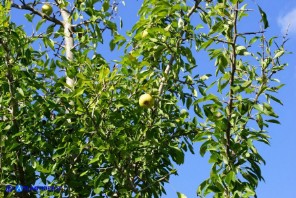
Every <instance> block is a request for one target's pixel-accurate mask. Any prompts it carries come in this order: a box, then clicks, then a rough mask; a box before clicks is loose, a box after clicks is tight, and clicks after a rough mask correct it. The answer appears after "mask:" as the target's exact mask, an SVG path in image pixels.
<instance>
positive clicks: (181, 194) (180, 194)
mask: <svg viewBox="0 0 296 198" xmlns="http://www.w3.org/2000/svg"><path fill="white" fill-rule="evenodd" d="M177 195H178V198H187V196H186V195H184V194H183V193H180V192H177Z"/></svg>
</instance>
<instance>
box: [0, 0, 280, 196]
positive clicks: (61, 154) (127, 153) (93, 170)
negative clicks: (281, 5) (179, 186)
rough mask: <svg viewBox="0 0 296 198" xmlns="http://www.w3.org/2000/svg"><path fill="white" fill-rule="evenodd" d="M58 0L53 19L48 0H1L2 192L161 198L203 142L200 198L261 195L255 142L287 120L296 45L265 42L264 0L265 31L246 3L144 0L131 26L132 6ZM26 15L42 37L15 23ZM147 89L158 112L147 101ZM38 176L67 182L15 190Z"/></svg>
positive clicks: (238, 0)
mask: <svg viewBox="0 0 296 198" xmlns="http://www.w3.org/2000/svg"><path fill="white" fill-rule="evenodd" d="M47 3H48V4H49V5H50V6H51V7H52V8H53V12H52V13H51V12H48V14H50V15H47V14H46V13H45V12H42V11H41V7H42V5H43V4H44V2H42V1H39V0H35V1H24V0H19V1H13V2H11V1H4V0H1V5H0V15H1V16H0V92H1V95H0V131H1V133H0V134H1V138H0V140H1V142H0V146H1V150H0V152H1V153H0V155H1V163H0V170H1V176H0V179H1V180H0V181H1V186H0V189H1V193H3V195H1V196H7V197H35V196H36V194H39V195H40V196H42V197H49V196H51V195H54V196H56V197H58V196H62V194H63V196H68V197H89V196H91V197H92V196H97V197H160V196H161V195H162V194H163V193H165V189H164V187H163V186H164V184H165V183H166V182H169V179H170V176H171V175H172V174H177V171H176V169H175V167H174V166H175V164H179V165H180V164H183V163H184V155H185V152H192V153H194V152H196V151H194V149H193V145H194V143H195V142H200V143H201V146H200V150H199V153H200V155H201V156H204V155H205V154H206V153H208V154H209V156H210V160H209V163H210V164H211V172H210V174H209V178H208V179H207V180H205V181H204V182H202V183H201V184H200V185H199V188H198V189H197V196H200V197H206V196H207V195H208V196H212V197H252V196H256V187H257V185H258V182H259V181H260V180H262V179H263V176H262V174H261V171H260V165H261V164H262V163H265V161H264V159H263V157H262V156H261V155H260V154H259V153H258V151H257V149H256V147H255V145H254V144H255V142H263V143H265V144H268V143H269V140H268V139H269V136H268V134H267V131H266V129H267V128H268V126H269V123H279V121H278V120H277V118H278V116H277V114H276V113H275V112H274V111H273V107H272V106H273V105H274V104H275V103H273V102H276V103H279V104H282V103H281V101H280V100H279V99H277V98H276V96H275V93H276V92H277V91H278V90H279V89H280V88H281V87H282V84H280V83H279V80H277V79H276V78H274V76H275V75H276V73H277V72H278V71H280V70H283V69H284V67H285V66H286V64H282V63H281V62H280V58H281V56H282V55H284V54H285V53H286V52H285V49H284V44H285V42H286V40H284V42H283V43H282V44H278V43H276V38H271V39H267V38H266V36H265V31H266V28H268V21H267V16H266V14H265V12H264V11H263V10H262V9H261V7H259V6H257V5H252V4H251V6H252V8H255V10H256V9H257V8H258V13H259V14H260V16H261V17H260V18H258V21H260V20H261V22H262V27H261V29H259V27H258V30H256V29H255V30H250V31H249V32H242V31H240V28H239V27H240V25H239V24H240V22H241V21H243V20H245V21H246V20H248V17H249V12H255V11H253V10H252V9H249V8H248V5H247V4H246V3H247V1H245V0H213V1H201V0H195V1H191V2H189V3H187V2H186V1H185V0H184V1H183V0H161V1H159V0H144V1H143V4H142V6H141V7H140V8H139V10H138V15H139V19H138V21H137V22H136V23H135V24H134V26H133V28H132V29H131V30H128V31H127V33H126V34H120V33H119V32H120V31H119V29H120V28H122V27H121V26H122V25H123V22H122V21H120V20H119V19H120V17H119V16H118V9H126V10H128V9H131V8H129V6H131V5H132V2H127V4H131V5H126V7H123V5H122V4H125V2H120V3H119V2H117V1H113V2H111V1H109V0H86V1H82V0H75V1H74V2H72V1H70V2H68V1H65V0H55V1H49V2H47ZM15 10H24V12H21V13H25V14H24V15H25V17H26V19H27V20H28V21H29V22H32V24H33V25H34V27H35V30H34V32H33V33H32V34H31V33H30V32H27V31H26V32H25V31H24V29H23V27H22V26H17V25H16V24H15V23H14V22H13V21H12V20H11V17H12V15H11V13H12V11H15ZM125 23H128V22H125ZM106 43H107V44H108V46H107V45H106ZM108 53H112V54H115V55H116V56H117V57H118V59H117V60H115V61H110V60H109V59H108V58H107V55H106V54H108ZM205 54H206V56H208V57H209V63H207V65H208V66H207V67H209V69H208V72H206V73H202V72H200V70H199V69H198V65H197V60H198V59H199V56H201V55H202V56H204V55H205ZM144 93H149V94H151V95H152V96H153V98H154V100H155V101H154V105H153V106H152V107H151V108H143V107H141V106H139V104H138V100H139V97H140V96H141V95H142V94H144ZM197 166H198V165H197ZM36 182H37V183H38V182H39V183H40V182H42V183H43V184H44V185H52V186H63V191H60V192H58V191H55V192H50V191H45V190H44V191H39V192H36V191H30V192H25V191H23V192H22V193H18V192H16V191H15V190H14V191H12V192H6V191H5V189H6V186H7V185H11V186H15V185H17V184H21V185H23V186H30V185H34V184H35V183H36ZM178 197H185V195H183V194H182V193H179V192H178Z"/></svg>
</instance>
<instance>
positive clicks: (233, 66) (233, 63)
mask: <svg viewBox="0 0 296 198" xmlns="http://www.w3.org/2000/svg"><path fill="white" fill-rule="evenodd" d="M238 5H239V3H236V5H235V9H234V22H233V34H232V36H233V40H232V42H231V44H230V45H231V48H232V54H231V63H230V64H231V65H230V66H231V76H230V80H229V85H230V86H229V100H228V107H227V108H228V115H227V116H228V118H227V119H228V123H227V124H228V125H227V129H226V154H227V156H228V158H230V140H231V129H232V125H231V116H232V112H233V100H234V91H233V88H234V86H235V84H234V77H235V72H236V60H237V53H236V41H237V37H238V32H237V18H238V12H239V9H238Z"/></svg>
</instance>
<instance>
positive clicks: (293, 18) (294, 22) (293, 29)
mask: <svg viewBox="0 0 296 198" xmlns="http://www.w3.org/2000/svg"><path fill="white" fill-rule="evenodd" d="M278 24H279V26H280V27H281V32H282V33H283V34H284V33H286V32H287V30H288V34H293V35H296V8H294V9H292V10H291V11H290V12H287V13H286V14H285V15H282V16H280V17H279V18H278Z"/></svg>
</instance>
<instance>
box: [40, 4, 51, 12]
mask: <svg viewBox="0 0 296 198" xmlns="http://www.w3.org/2000/svg"><path fill="white" fill-rule="evenodd" d="M42 12H43V13H44V14H46V15H51V13H52V7H51V5H50V4H48V3H46V4H44V5H43V6H42Z"/></svg>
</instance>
